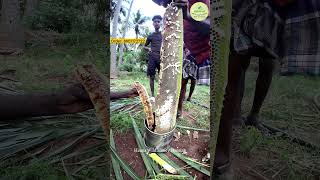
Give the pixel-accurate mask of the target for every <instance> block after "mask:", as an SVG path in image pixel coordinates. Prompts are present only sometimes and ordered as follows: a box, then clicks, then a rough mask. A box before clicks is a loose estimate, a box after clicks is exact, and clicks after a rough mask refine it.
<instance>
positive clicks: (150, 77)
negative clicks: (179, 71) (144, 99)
mask: <svg viewBox="0 0 320 180" xmlns="http://www.w3.org/2000/svg"><path fill="white" fill-rule="evenodd" d="M154 78H155V76H154V75H151V76H149V81H150V90H151V96H152V97H154Z"/></svg>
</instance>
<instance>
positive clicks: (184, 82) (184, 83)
mask: <svg viewBox="0 0 320 180" xmlns="http://www.w3.org/2000/svg"><path fill="white" fill-rule="evenodd" d="M187 84H188V79H183V78H182V80H181V90H180V97H179V102H178V112H177V118H179V117H180V116H181V113H182V105H183V101H184V97H185V94H186V89H187Z"/></svg>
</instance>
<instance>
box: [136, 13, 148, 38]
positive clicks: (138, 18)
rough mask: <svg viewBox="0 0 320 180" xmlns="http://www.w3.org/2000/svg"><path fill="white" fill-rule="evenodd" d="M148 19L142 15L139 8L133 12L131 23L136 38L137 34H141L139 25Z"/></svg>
mask: <svg viewBox="0 0 320 180" xmlns="http://www.w3.org/2000/svg"><path fill="white" fill-rule="evenodd" d="M149 19H150V18H149V17H146V16H143V15H142V14H141V12H140V10H138V11H137V12H136V13H135V14H134V19H133V24H134V31H135V33H136V38H138V36H139V35H141V26H142V25H143V24H144V23H145V22H146V21H147V20H149Z"/></svg>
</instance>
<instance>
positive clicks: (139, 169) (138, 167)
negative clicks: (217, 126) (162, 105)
mask: <svg viewBox="0 0 320 180" xmlns="http://www.w3.org/2000/svg"><path fill="white" fill-rule="evenodd" d="M208 141H209V133H208V132H199V138H198V139H193V138H192V139H190V138H189V137H188V136H187V135H181V137H180V138H179V141H175V139H174V140H173V141H172V142H171V147H173V148H174V149H176V150H181V151H184V150H185V151H186V152H187V154H186V155H187V156H189V157H191V158H194V159H196V160H197V161H199V162H201V160H202V158H203V157H204V156H205V155H206V154H207V152H208ZM115 144H116V149H117V152H118V153H119V154H120V156H121V158H123V160H124V161H126V162H127V163H128V164H129V165H130V166H131V167H132V169H133V170H134V171H135V172H136V173H137V175H139V176H141V177H144V176H145V174H146V169H145V166H144V163H143V160H142V158H141V156H140V153H139V152H135V148H137V144H136V140H135V137H134V132H133V131H128V132H127V133H125V134H119V133H117V134H116V135H115ZM166 155H167V156H168V157H169V158H170V159H171V160H173V161H174V162H175V163H176V164H178V165H179V166H180V167H183V166H186V164H185V163H184V162H183V161H181V160H179V159H177V158H176V157H174V155H172V154H171V153H166ZM185 171H187V172H188V173H190V174H191V175H192V176H197V179H203V180H206V179H210V178H209V177H208V176H206V175H205V174H202V173H201V172H198V171H197V170H195V169H192V168H189V169H185ZM122 174H123V177H124V179H131V178H130V176H128V175H127V174H126V173H125V171H123V172H122Z"/></svg>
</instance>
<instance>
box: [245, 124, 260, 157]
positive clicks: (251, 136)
mask: <svg viewBox="0 0 320 180" xmlns="http://www.w3.org/2000/svg"><path fill="white" fill-rule="evenodd" d="M262 141H263V138H262V134H261V132H260V131H259V130H257V129H256V128H254V127H248V128H246V129H245V132H244V133H243V134H242V136H241V138H240V151H241V152H243V153H245V154H247V155H249V154H250V153H251V152H252V151H253V150H255V149H256V148H257V147H258V146H259V145H260V144H261V143H262Z"/></svg>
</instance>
